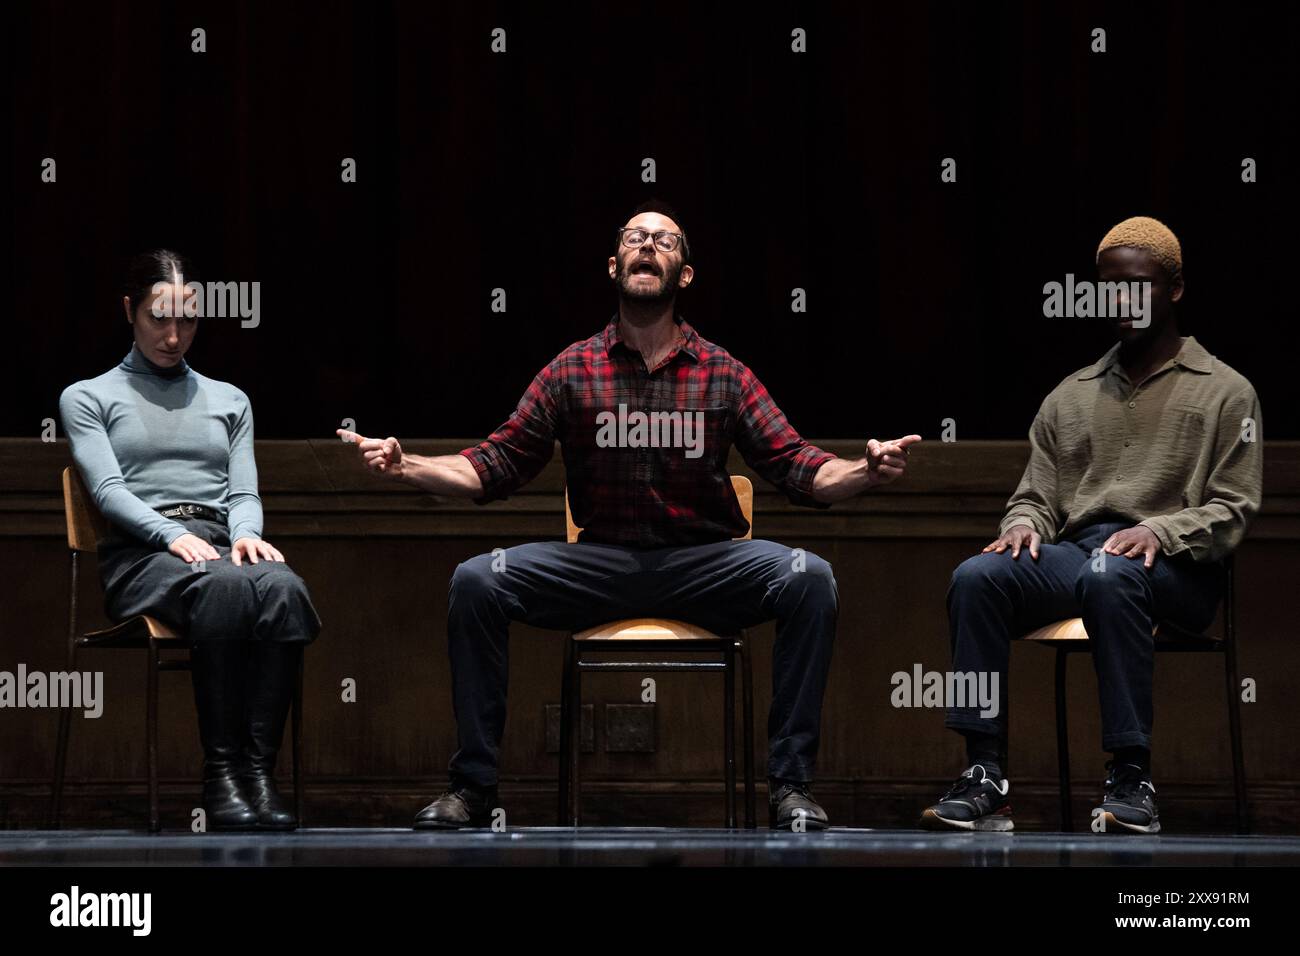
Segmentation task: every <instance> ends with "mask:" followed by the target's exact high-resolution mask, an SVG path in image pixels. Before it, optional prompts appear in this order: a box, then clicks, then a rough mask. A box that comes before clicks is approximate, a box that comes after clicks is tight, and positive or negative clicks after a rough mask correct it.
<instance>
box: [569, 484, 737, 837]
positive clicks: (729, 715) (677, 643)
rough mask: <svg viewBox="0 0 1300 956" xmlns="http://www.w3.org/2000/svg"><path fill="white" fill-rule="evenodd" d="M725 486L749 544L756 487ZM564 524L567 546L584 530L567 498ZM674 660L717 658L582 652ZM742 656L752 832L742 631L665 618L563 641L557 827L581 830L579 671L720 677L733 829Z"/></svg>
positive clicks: (623, 624) (609, 626) (630, 622)
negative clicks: (596, 657) (589, 656)
mask: <svg viewBox="0 0 1300 956" xmlns="http://www.w3.org/2000/svg"><path fill="white" fill-rule="evenodd" d="M731 485H732V488H734V489H735V492H736V497H737V499H739V501H740V507H741V510H742V511H743V512H744V515H745V520H746V521H749V522H750V530H749V532H747V533H746V534H745V536H744V538H741V539H738V540H748V539H750V538H752V537H753V515H754V486H753V485H752V484H751V483H750V481H749V479H748V478H746V477H744V476H743V475H732V476H731ZM564 519H565V523H566V525H567V527H568V540H569V543H570V544H573V543H574V542H576V541H577V540H578V533H579V532H580V531H581V530H582V529H581V528H579V527H578V526H577V525H575V524H574V523H573V514H572V512H570V511H569V493H568V491H567V490H566V491H565V493H564ZM669 649H671V651H672V652H673V653H674V654H691V653H713V654H720V658H721V659H720V660H716V661H682V660H661V659H655V660H650V661H590V660H583V655H584V653H587V652H601V651H660V652H664V651H666V650H669ZM737 655H739V657H740V672H741V689H742V692H741V699H742V707H743V711H744V713H743V720H744V726H743V731H744V774H745V828H746V829H748V830H753V829H754V828H755V814H754V802H755V801H754V793H755V789H754V681H753V674H752V669H751V667H750V660H749V645H748V640H747V635H746V632H745V630H744V629H743V628H742V629H740V630H738V631H737V632H736V633H734V634H714V633H712V632H710V631H707V630H705V629H704V628H702V627H697V626H695V625H693V624H688V623H685V622H684V621H676V620H671V619H667V618H631V619H626V620H619V621H611V622H610V623H608V624H602V625H600V626H598V627H592V628H588V629H587V630H585V631H578V632H576V633H570V635H569V637H568V639H567V640H566V641H565V654H564V673H563V676H562V680H561V691H560V781H559V784H560V785H559V791H560V801H559V825H560V826H562V827H564V826H574V827H576V826H579V820H580V818H579V812H580V803H581V783H580V780H579V773H578V764H579V750H580V747H579V744H580V738H581V734H580V733H579V730H580V728H581V726H582V720H581V717H582V672H583V671H601V672H610V671H639V672H645V671H722V676H723V682H724V684H725V688H724V698H725V699H724V702H723V739H724V748H725V758H724V759H725V770H724V777H725V781H726V783H725V786H726V797H727V800H726V806H727V809H726V823H725V824H724V825H725V826H726V827H728V828H731V829H735V826H736V666H735V661H736V656H737Z"/></svg>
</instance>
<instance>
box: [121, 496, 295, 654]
mask: <svg viewBox="0 0 1300 956" xmlns="http://www.w3.org/2000/svg"><path fill="white" fill-rule="evenodd" d="M176 520H177V521H179V522H180V523H181V524H183V525H185V527H186V528H187V529H188V530H189V531H190V532H191V533H192V534H195V535H197V536H198V537H200V538H202V539H203V540H205V541H207V542H208V543H209V544H211V545H212V546H213V547H214V548H216V549H217V551H218V552H219V553H220V554H221V560H220V561H206V562H199V563H198V564H196V565H190V564H188V563H186V562H185V561H183V560H182V559H180V558H178V557H177V556H176V555H174V554H172V553H171V552H170V551H159V550H157V549H156V548H153V547H150V546H149V545H147V544H145V543H144V542H141V541H138V540H136V539H134V538H131V537H128V536H126V535H124V534H122V533H120V532H114V533H112V534H110V536H109V537H108V538H107V539H105V540H104V541H103V542H101V544H100V547H99V575H100V580H101V581H102V582H103V584H104V608H105V610H106V611H107V613H108V615H109V616H110V617H111V618H113V619H114V620H122V619H124V618H128V617H133V616H134V615H137V614H148V615H150V616H151V617H156V618H158V620H160V621H162V622H163V623H164V624H167V625H168V626H170V627H174V628H177V629H178V630H180V631H183V632H184V633H185V634H187V635H188V636H189V638H190V640H192V641H194V642H195V643H196V644H198V643H206V642H209V641H240V640H243V641H278V642H295V641H296V642H300V643H303V644H307V643H310V642H311V641H313V640H315V638H316V635H317V634H318V633H319V632H320V627H321V622H320V617H319V616H318V615H317V614H316V609H315V608H314V607H313V606H312V603H311V598H310V597H309V596H308V594H307V585H306V584H304V583H303V580H302V578H300V577H299V576H298V575H297V574H296V573H294V571H292V570H291V569H290V568H289V566H288V564H285V563H283V562H280V561H263V560H259V561H258V563H257V564H250V563H249V562H248V561H245V562H244V564H243V566H242V567H236V566H235V565H234V564H233V563H231V561H230V543H231V542H230V535H229V532H228V531H227V529H226V526H225V525H224V524H221V523H219V522H216V521H209V520H207V519H205V518H196V517H190V518H178V519H176Z"/></svg>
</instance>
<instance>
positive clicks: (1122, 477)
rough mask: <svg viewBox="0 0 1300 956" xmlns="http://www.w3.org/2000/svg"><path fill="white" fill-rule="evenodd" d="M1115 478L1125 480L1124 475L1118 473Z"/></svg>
mask: <svg viewBox="0 0 1300 956" xmlns="http://www.w3.org/2000/svg"><path fill="white" fill-rule="evenodd" d="M1115 480H1116V481H1123V480H1124V476H1123V475H1116V476H1115Z"/></svg>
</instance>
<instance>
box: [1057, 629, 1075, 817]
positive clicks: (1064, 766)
mask: <svg viewBox="0 0 1300 956" xmlns="http://www.w3.org/2000/svg"><path fill="white" fill-rule="evenodd" d="M1068 659H1069V653H1068V652H1067V651H1065V650H1064V649H1063V648H1059V647H1058V648H1057V649H1056V763H1057V771H1058V773H1059V775H1060V787H1061V830H1062V831H1063V832H1065V833H1073V832H1074V820H1073V818H1072V816H1071V812H1070V808H1071V804H1072V802H1073V801H1072V794H1071V793H1070V727H1069V724H1068V722H1067V719H1066V706H1065V664H1066V661H1067V660H1068Z"/></svg>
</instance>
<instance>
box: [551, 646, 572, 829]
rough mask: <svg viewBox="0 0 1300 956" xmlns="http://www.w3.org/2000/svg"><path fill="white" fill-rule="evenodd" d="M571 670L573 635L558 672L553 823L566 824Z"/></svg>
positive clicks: (565, 647) (567, 810)
mask: <svg viewBox="0 0 1300 956" xmlns="http://www.w3.org/2000/svg"><path fill="white" fill-rule="evenodd" d="M572 672H573V635H572V634H568V635H566V636H565V639H564V664H563V667H562V669H561V672H560V774H559V788H558V789H559V802H558V803H557V805H556V808H555V825H556V826H558V827H565V826H568V825H569V823H568V814H569V760H570V754H569V735H570V734H571V733H572V732H573V728H572V727H570V726H569V706H570V703H569V698H570V697H571V696H572V694H573V687H572V686H570V685H571V681H572V676H573V674H572Z"/></svg>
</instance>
